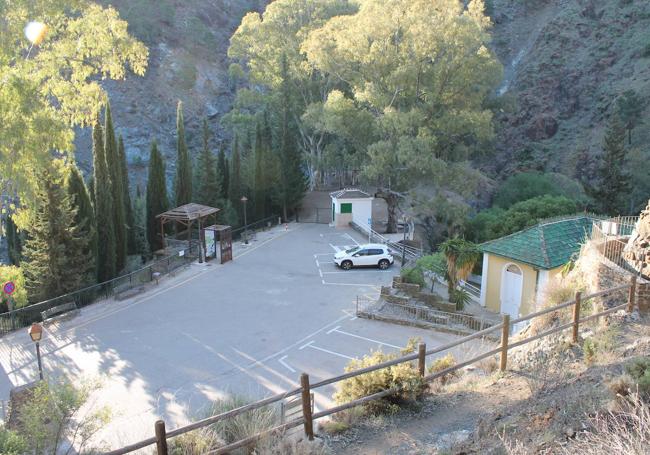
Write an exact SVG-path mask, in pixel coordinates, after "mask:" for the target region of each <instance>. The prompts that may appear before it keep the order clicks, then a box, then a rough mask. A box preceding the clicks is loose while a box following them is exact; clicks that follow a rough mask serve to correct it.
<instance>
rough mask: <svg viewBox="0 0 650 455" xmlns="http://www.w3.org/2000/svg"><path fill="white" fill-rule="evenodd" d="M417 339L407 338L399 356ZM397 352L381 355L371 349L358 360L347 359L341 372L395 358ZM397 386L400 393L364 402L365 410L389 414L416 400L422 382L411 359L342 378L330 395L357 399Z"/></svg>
mask: <svg viewBox="0 0 650 455" xmlns="http://www.w3.org/2000/svg"><path fill="white" fill-rule="evenodd" d="M418 341H419V340H417V339H415V338H412V339H410V340H409V342H408V344H407V347H406V348H404V349H403V350H402V355H407V354H412V353H413V352H415V347H416V346H417V344H418ZM397 357H398V355H397V354H384V353H383V352H381V351H375V352H373V353H372V354H370V355H366V356H364V357H363V358H362V359H354V360H351V361H350V363H348V365H347V366H346V367H345V372H346V373H347V372H352V371H356V370H360V369H362V368H367V367H370V366H373V365H377V364H379V363H383V362H388V361H389V360H393V359H396V358H397ZM392 387H399V389H400V392H398V393H397V394H394V395H391V396H388V397H386V398H383V399H381V400H375V401H372V402H370V403H367V404H366V405H365V408H366V410H367V411H368V412H369V413H371V414H383V413H393V412H396V411H397V410H399V405H400V404H401V403H404V402H406V401H413V400H415V399H417V398H418V397H419V396H420V395H421V393H422V391H423V390H424V383H423V381H422V378H421V377H420V375H419V373H418V370H417V368H416V366H415V365H414V363H413V362H406V363H401V364H399V365H395V366H392V367H388V368H383V369H381V370H377V371H373V372H371V373H367V374H363V375H360V376H356V377H353V378H350V379H346V380H344V381H342V382H341V387H340V390H339V391H338V392H336V393H335V394H334V400H335V401H336V402H337V403H339V404H343V403H348V402H350V401H353V400H357V399H359V398H363V397H366V396H368V395H372V394H374V393H378V392H381V391H383V390H387V389H390V388H392Z"/></svg>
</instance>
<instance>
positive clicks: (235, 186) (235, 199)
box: [228, 136, 243, 220]
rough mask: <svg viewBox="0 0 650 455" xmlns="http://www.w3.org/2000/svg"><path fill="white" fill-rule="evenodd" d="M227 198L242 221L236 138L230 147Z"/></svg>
mask: <svg viewBox="0 0 650 455" xmlns="http://www.w3.org/2000/svg"><path fill="white" fill-rule="evenodd" d="M228 196H229V199H230V203H231V205H232V207H233V208H234V209H235V211H236V212H237V215H238V218H239V220H243V212H242V208H241V205H242V203H241V197H242V196H243V194H242V185H241V161H240V156H239V140H238V139H237V136H235V139H234V141H233V145H232V168H231V170H230V187H229V188H228Z"/></svg>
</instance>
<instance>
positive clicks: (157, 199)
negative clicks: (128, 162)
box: [146, 142, 169, 252]
mask: <svg viewBox="0 0 650 455" xmlns="http://www.w3.org/2000/svg"><path fill="white" fill-rule="evenodd" d="M168 208H169V201H168V199H167V182H166V180H165V162H164V161H163V158H162V155H161V154H160V152H159V151H158V146H157V145H156V143H155V142H154V143H152V144H151V153H150V155H149V176H148V180H147V195H146V223H147V241H148V242H149V248H150V249H151V251H152V252H154V251H158V250H159V249H161V248H162V235H163V233H161V232H160V222H159V220H158V219H157V218H156V215H160V214H161V213H163V212H165V211H167V209H168Z"/></svg>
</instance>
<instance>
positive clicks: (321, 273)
mask: <svg viewBox="0 0 650 455" xmlns="http://www.w3.org/2000/svg"><path fill="white" fill-rule="evenodd" d="M318 273H319V274H320V277H321V278H323V271H322V270H321V269H320V268H319V269H318Z"/></svg>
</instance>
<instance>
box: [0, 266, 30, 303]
mask: <svg viewBox="0 0 650 455" xmlns="http://www.w3.org/2000/svg"><path fill="white" fill-rule="evenodd" d="M7 281H13V282H14V284H15V285H16V291H15V292H14V293H13V294H12V296H11V298H12V300H13V303H14V305H15V307H16V308H22V307H24V306H26V305H27V287H26V286H25V277H24V275H23V271H22V269H21V268H20V267H16V266H15V265H0V286H2V285H3V284H5V283H6V282H7ZM7 311H9V302H8V298H7V296H6V295H5V293H4V292H3V293H1V294H0V313H5V312H7Z"/></svg>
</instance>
